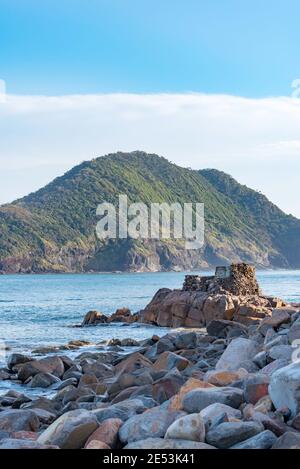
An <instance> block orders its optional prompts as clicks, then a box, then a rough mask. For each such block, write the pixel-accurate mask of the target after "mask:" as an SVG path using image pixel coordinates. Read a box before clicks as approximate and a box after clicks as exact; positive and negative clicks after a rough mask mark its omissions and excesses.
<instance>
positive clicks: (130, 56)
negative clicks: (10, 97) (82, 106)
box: [0, 0, 300, 97]
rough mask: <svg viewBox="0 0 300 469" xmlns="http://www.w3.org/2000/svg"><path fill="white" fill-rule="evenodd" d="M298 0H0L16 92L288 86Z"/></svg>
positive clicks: (1, 33) (263, 92) (3, 69)
mask: <svg viewBox="0 0 300 469" xmlns="http://www.w3.org/2000/svg"><path fill="white" fill-rule="evenodd" d="M299 17H300V3H299V1H298V0H286V1H283V0H263V1H262V0H251V1H250V0H244V1H241V0H205V1H202V0H88V1H87V0H43V1H41V0H22V1H20V0H0V78H2V79H4V80H5V81H6V83H7V89H8V91H9V92H11V93H18V94H46V95H49V94H69V93H71V94H72V93H103V92H104V93H107V92H135V93H148V92H162V91H163V92H187V91H194V92H205V93H228V94H234V95H241V96H248V97H262V96H279V95H284V96H285V95H288V94H289V93H290V84H291V82H292V80H293V79H295V78H297V77H298V76H300V61H299V44H300V28H299Z"/></svg>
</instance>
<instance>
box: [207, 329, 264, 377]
mask: <svg viewBox="0 0 300 469" xmlns="http://www.w3.org/2000/svg"><path fill="white" fill-rule="evenodd" d="M257 352H258V346H257V344H256V343H255V342H254V341H252V340H250V339H245V338H243V337H239V338H237V339H233V340H232V341H231V342H230V344H229V345H228V347H227V349H226V350H225V352H223V354H222V356H221V357H220V359H219V360H218V362H217V364H216V370H230V371H235V370H238V369H239V368H241V366H242V364H243V362H245V361H247V360H251V359H252V358H254V356H255V355H256V354H257Z"/></svg>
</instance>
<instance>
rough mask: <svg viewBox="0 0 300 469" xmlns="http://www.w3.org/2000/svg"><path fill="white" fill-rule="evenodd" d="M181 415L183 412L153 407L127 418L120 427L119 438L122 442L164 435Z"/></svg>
mask: <svg viewBox="0 0 300 469" xmlns="http://www.w3.org/2000/svg"><path fill="white" fill-rule="evenodd" d="M183 415H184V413H183V412H180V411H169V410H165V409H162V408H160V407H155V408H153V409H150V410H148V411H147V412H144V413H143V414H141V415H136V416H134V417H131V418H130V419H129V420H127V422H125V423H124V425H123V426H122V427H121V428H120V431H119V437H120V440H121V442H122V443H130V442H133V441H139V440H145V439H146V438H151V437H152V438H161V437H164V436H165V433H166V431H167V429H168V428H169V426H170V425H171V424H172V423H173V422H174V421H175V420H176V419H178V418H179V417H182V416H183Z"/></svg>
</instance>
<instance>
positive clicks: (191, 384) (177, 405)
mask: <svg viewBox="0 0 300 469" xmlns="http://www.w3.org/2000/svg"><path fill="white" fill-rule="evenodd" d="M213 387H214V386H213V385H212V384H209V383H206V382H204V381H201V380H200V379H196V378H189V379H188V380H187V381H186V382H185V383H184V384H183V386H181V387H180V389H179V392H178V393H177V394H175V395H174V396H173V397H172V398H171V400H170V404H169V409H170V410H182V401H183V398H184V396H185V395H186V394H188V393H189V392H190V391H193V390H194V389H199V388H200V389H202V388H213Z"/></svg>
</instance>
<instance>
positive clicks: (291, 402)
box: [269, 362, 300, 417]
mask: <svg viewBox="0 0 300 469" xmlns="http://www.w3.org/2000/svg"><path fill="white" fill-rule="evenodd" d="M269 394H270V397H271V399H272V401H273V404H274V406H275V407H276V409H282V408H284V407H288V408H289V409H290V411H291V416H292V417H295V416H296V415H297V414H298V412H300V362H296V363H291V364H290V365H288V366H285V367H284V368H281V369H279V370H277V371H275V373H273V374H272V377H271V382H270V386H269Z"/></svg>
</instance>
